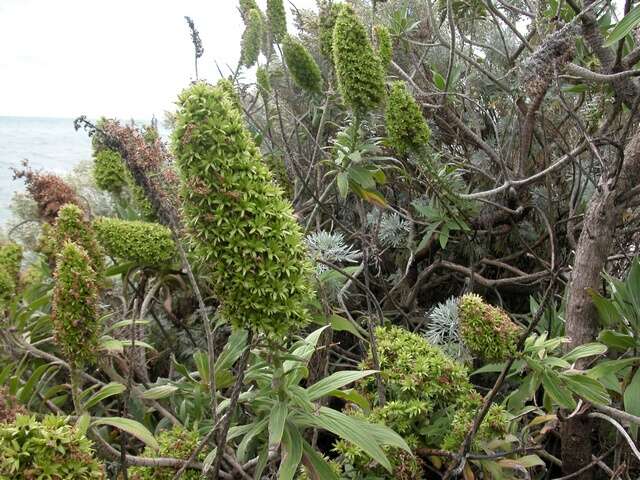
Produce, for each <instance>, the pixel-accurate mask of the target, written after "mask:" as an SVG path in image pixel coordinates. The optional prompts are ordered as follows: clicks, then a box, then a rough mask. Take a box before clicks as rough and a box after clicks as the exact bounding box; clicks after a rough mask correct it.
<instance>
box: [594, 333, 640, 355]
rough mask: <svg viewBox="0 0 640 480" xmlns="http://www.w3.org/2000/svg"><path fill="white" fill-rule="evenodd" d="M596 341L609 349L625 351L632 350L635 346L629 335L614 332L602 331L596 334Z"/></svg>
mask: <svg viewBox="0 0 640 480" xmlns="http://www.w3.org/2000/svg"><path fill="white" fill-rule="evenodd" d="M598 341H599V342H602V343H604V344H605V345H607V346H608V347H610V348H614V349H616V350H621V351H625V350H628V349H629V348H633V347H634V346H635V344H636V342H635V340H634V338H633V337H632V336H631V335H626V334H624V333H619V332H616V331H614V330H602V331H601V332H600V333H599V334H598Z"/></svg>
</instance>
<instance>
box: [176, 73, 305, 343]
mask: <svg viewBox="0 0 640 480" xmlns="http://www.w3.org/2000/svg"><path fill="white" fill-rule="evenodd" d="M178 106H179V109H178V114H177V121H176V127H175V130H174V133H173V149H174V153H175V157H176V163H177V166H178V168H179V170H180V175H181V180H182V196H183V217H184V222H185V225H186V227H187V231H188V235H189V237H190V240H191V241H192V244H193V250H192V251H193V254H194V256H195V257H196V258H198V259H199V260H200V261H201V262H202V264H203V267H206V268H208V269H209V270H210V272H211V280H212V283H213V287H214V290H215V292H216V295H217V297H218V298H219V299H220V301H221V303H222V311H221V313H222V314H223V315H224V316H225V317H226V318H228V319H229V320H230V321H231V322H232V323H233V324H234V325H236V326H239V327H243V328H249V329H253V330H256V331H259V332H264V333H268V334H275V335H285V334H287V333H291V332H294V331H295V330H297V329H298V328H300V327H301V326H302V325H303V324H304V323H305V322H306V321H307V318H308V314H307V311H306V309H305V305H306V304H307V302H308V301H309V296H310V291H309V287H308V285H309V283H310V282H309V278H308V276H309V275H310V273H311V266H310V265H309V263H308V261H307V258H306V253H305V249H304V246H303V241H302V234H301V230H300V227H299V225H298V224H297V223H296V221H295V218H294V217H293V213H292V209H291V205H290V203H289V202H288V201H286V200H285V199H284V197H283V193H282V190H281V189H280V188H279V187H278V186H277V185H276V184H275V182H274V181H273V178H272V175H271V172H270V171H269V170H268V168H267V167H266V165H265V164H264V162H263V161H262V158H261V155H260V151H259V150H258V149H257V148H256V146H255V144H254V143H253V141H252V136H251V134H250V133H249V132H248V131H247V129H246V128H245V126H244V124H243V120H242V116H241V114H240V112H239V111H238V109H237V107H236V105H235V102H234V100H233V99H232V98H230V96H229V94H228V93H227V90H226V89H225V88H224V87H222V86H220V85H217V86H211V85H207V84H204V83H197V84H195V85H193V86H191V87H190V88H188V89H186V90H185V91H184V92H182V94H181V95H180V98H179V102H178Z"/></svg>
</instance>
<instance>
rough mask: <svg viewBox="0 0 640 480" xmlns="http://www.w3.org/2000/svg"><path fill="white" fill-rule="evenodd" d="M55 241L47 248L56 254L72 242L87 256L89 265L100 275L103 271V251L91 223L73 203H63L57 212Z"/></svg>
mask: <svg viewBox="0 0 640 480" xmlns="http://www.w3.org/2000/svg"><path fill="white" fill-rule="evenodd" d="M53 234H54V237H55V241H54V243H53V244H52V245H49V247H45V248H47V249H53V252H54V253H55V254H57V253H58V252H59V250H60V249H61V248H62V247H63V246H64V245H65V243H67V242H73V243H74V244H76V245H77V246H79V247H80V248H82V250H83V251H84V252H85V253H86V254H87V255H88V256H89V259H90V265H91V267H92V269H93V270H94V272H95V273H96V274H97V275H98V276H100V275H101V274H102V272H103V271H104V251H103V250H102V248H101V247H100V244H99V243H98V241H97V240H96V234H95V232H94V231H93V228H92V227H91V223H90V222H89V221H88V220H86V218H85V213H84V211H83V210H82V209H80V208H79V207H78V206H76V205H73V204H67V205H64V206H63V207H62V208H61V209H60V212H59V214H58V219H57V220H56V223H55V228H54V229H53Z"/></svg>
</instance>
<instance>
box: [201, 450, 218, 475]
mask: <svg viewBox="0 0 640 480" xmlns="http://www.w3.org/2000/svg"><path fill="white" fill-rule="evenodd" d="M217 452H218V447H213V450H211V451H210V452H209V453H208V454H207V456H206V457H205V459H204V462H202V473H203V474H204V475H206V474H207V473H208V472H209V470H211V467H213V461H214V460H215V459H216V453H217Z"/></svg>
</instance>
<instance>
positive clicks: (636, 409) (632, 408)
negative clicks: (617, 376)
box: [623, 369, 640, 438]
mask: <svg viewBox="0 0 640 480" xmlns="http://www.w3.org/2000/svg"><path fill="white" fill-rule="evenodd" d="M623 398H624V410H625V411H626V412H627V413H630V414H631V415H636V416H639V415H640V369H638V370H636V373H635V374H634V375H633V379H632V380H631V383H629V385H627V388H626V389H625V391H624V396H623ZM631 433H632V435H633V437H634V438H635V437H636V436H637V434H638V426H637V425H632V426H631Z"/></svg>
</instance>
